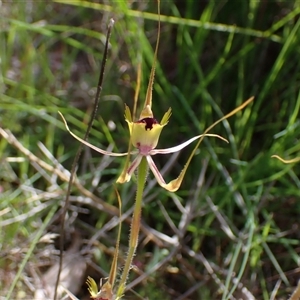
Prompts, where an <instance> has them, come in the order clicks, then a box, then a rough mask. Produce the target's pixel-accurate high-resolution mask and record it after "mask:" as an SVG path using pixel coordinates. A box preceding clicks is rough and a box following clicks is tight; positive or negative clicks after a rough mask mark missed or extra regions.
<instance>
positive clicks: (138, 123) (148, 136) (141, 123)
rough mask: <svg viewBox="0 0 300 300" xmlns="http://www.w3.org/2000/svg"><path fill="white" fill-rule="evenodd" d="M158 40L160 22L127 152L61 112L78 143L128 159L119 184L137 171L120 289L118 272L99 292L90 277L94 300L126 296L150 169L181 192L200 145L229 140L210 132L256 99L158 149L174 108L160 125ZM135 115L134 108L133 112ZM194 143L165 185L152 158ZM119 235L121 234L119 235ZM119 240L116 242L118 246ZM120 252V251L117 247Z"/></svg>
mask: <svg viewBox="0 0 300 300" xmlns="http://www.w3.org/2000/svg"><path fill="white" fill-rule="evenodd" d="M159 7H160V1H158V16H160V9H159ZM159 37H160V20H159V21H158V38H157V43H156V47H155V52H154V58H153V64H152V69H151V73H150V76H149V83H148V88H147V93H146V99H145V103H144V106H143V109H142V111H141V114H140V117H139V118H138V119H135V116H134V113H133V114H131V112H130V109H129V108H128V106H127V105H126V106H125V121H126V122H127V123H128V127H129V133H130V138H129V141H130V142H129V147H128V149H129V150H128V152H126V153H115V152H110V151H105V150H102V149H100V148H98V147H96V146H94V145H92V144H90V143H89V142H87V141H86V139H81V138H80V137H78V136H77V135H75V134H74V133H73V132H72V131H71V130H70V129H69V127H68V124H67V121H66V120H65V118H64V116H63V115H62V114H61V113H60V115H61V117H62V119H63V121H64V123H65V126H66V129H67V130H68V132H69V133H70V134H71V135H72V136H73V137H74V138H75V139H77V140H78V141H80V142H81V143H82V144H84V145H86V146H88V147H90V148H92V149H94V150H95V151H97V152H99V153H101V154H103V155H109V156H127V159H126V162H125V167H124V169H123V172H122V173H121V175H120V176H119V178H118V179H117V183H125V182H128V181H129V180H130V178H131V176H132V174H133V172H134V171H135V170H137V190H136V198H135V206H134V212H133V217H132V223H131V233H130V238H129V250H128V254H127V258H126V261H125V265H124V267H123V271H122V274H121V278H120V281H119V283H118V287H117V288H116V294H115V296H114V291H113V286H114V280H115V272H114V271H113V272H112V271H111V272H112V273H113V274H114V275H113V276H112V275H110V277H109V279H108V281H107V282H106V283H105V284H104V285H103V286H102V287H101V289H100V291H99V292H98V291H97V289H96V285H95V282H94V280H93V279H92V278H88V285H89V290H90V293H91V297H92V298H93V299H99V300H100V299H105V300H112V299H121V298H122V296H123V295H124V293H125V289H126V284H127V279H128V275H129V272H130V270H131V268H132V260H133V257H134V255H135V253H136V249H137V245H138V237H139V231H140V219H141V210H142V202H143V192H144V188H145V180H146V177H147V174H148V168H150V169H151V171H152V172H153V174H154V176H155V178H156V180H157V182H158V183H159V185H160V186H161V187H163V188H164V189H166V190H168V191H170V192H175V191H177V190H178V189H179V187H180V185H181V183H182V181H183V179H184V176H185V173H186V171H187V169H188V167H189V165H190V162H191V160H192V158H193V156H194V155H195V152H196V150H197V149H198V147H199V145H200V143H201V142H202V140H203V138H204V137H217V138H219V139H222V140H224V141H226V142H227V140H226V139H225V138H223V137H221V136H219V135H216V134H210V133H208V132H209V131H210V130H211V129H212V128H214V127H215V126H216V125H217V124H218V123H220V122H222V121H223V120H225V119H227V118H229V117H231V116H233V115H234V114H236V113H237V112H238V111H240V110H242V109H243V108H244V107H246V106H247V105H249V104H250V103H251V102H252V101H253V99H254V97H251V98H250V99H248V100H247V101H245V102H244V103H243V104H241V105H240V106H239V107H237V108H236V109H234V110H233V111H231V112H230V113H228V114H227V115H225V116H223V117H222V118H220V119H219V120H218V121H216V122H214V123H213V124H212V125H211V126H209V127H208V128H207V129H206V130H205V131H204V133H203V134H201V135H197V136H194V137H192V138H190V139H189V140H187V141H186V142H184V143H182V144H180V145H177V146H174V147H171V148H166V149H156V146H157V144H158V141H159V137H160V134H161V131H162V129H163V127H164V126H166V125H167V124H168V121H169V118H170V116H171V109H169V110H168V111H167V112H166V113H165V114H164V116H163V118H162V120H161V122H160V123H159V122H158V121H157V120H156V118H155V117H154V114H153V112H152V88H153V83H154V77H155V67H156V59H157V51H158V46H159ZM138 82H140V78H138ZM137 91H139V87H138V88H137ZM135 95H136V96H135V102H134V103H135V104H134V107H136V102H137V98H138V92H136V94H135ZM133 111H134V112H135V109H134V110H133ZM195 140H198V142H197V144H196V146H195V147H194V149H193V151H192V153H191V154H190V156H189V158H188V160H187V162H186V164H185V166H184V168H183V170H182V171H181V173H180V175H179V176H178V177H177V178H176V179H174V180H172V181H171V182H169V183H166V182H165V180H164V179H163V177H162V175H161V173H160V172H159V170H158V169H157V167H156V165H155V163H154V161H153V159H152V156H153V155H156V154H169V153H174V152H178V151H180V150H182V149H183V148H185V147H186V146H188V145H189V144H190V143H192V142H194V141H195ZM131 146H133V147H134V148H136V150H133V151H131ZM130 155H136V158H135V159H134V160H133V162H132V163H130ZM119 236H120V235H119ZM118 243H119V241H117V244H118ZM116 249H117V248H116ZM116 256H117V255H116V254H115V255H114V260H113V264H112V267H111V270H115V268H116Z"/></svg>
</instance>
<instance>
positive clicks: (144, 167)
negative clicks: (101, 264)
mask: <svg viewBox="0 0 300 300" xmlns="http://www.w3.org/2000/svg"><path fill="white" fill-rule="evenodd" d="M147 172H148V164H147V160H146V158H145V157H143V158H142V160H141V163H140V165H139V167H138V174H137V191H136V198H135V206H134V211H133V216H132V222H131V232H130V238H129V249H128V254H127V258H126V261H125V265H124V269H123V272H122V276H121V280H120V285H119V288H118V292H117V297H122V295H123V293H124V291H125V287H126V281H127V278H128V275H129V272H130V269H131V264H132V259H133V257H134V255H135V252H136V248H137V245H138V238H139V232H140V225H141V211H142V201H143V192H144V187H145V181H146V177H147Z"/></svg>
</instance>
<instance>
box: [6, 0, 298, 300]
mask: <svg viewBox="0 0 300 300" xmlns="http://www.w3.org/2000/svg"><path fill="white" fill-rule="evenodd" d="M125 3H126V2H125V1H124V2H122V1H114V2H113V5H112V6H109V5H107V6H104V5H97V4H95V3H92V2H83V1H81V2H79V1H78V2H76V1H72V2H70V1H56V2H50V3H48V4H47V5H45V3H44V2H24V1H19V2H18V3H17V4H15V5H13V4H12V3H7V2H4V3H3V4H2V8H1V14H2V17H1V22H2V24H1V25H2V26H1V40H2V41H4V43H1V47H0V51H1V52H0V59H1V76H0V80H1V85H0V89H1V96H0V126H1V128H3V129H5V130H6V129H9V130H10V131H11V132H12V134H13V135H14V136H15V137H16V138H17V140H18V141H19V142H20V143H21V144H22V145H23V146H24V147H25V148H27V149H28V150H29V151H31V152H32V154H34V155H35V156H37V157H38V158H39V159H40V160H41V161H44V162H45V163H47V164H48V165H49V166H58V165H59V164H61V165H62V166H63V167H61V168H62V170H64V172H66V171H67V170H70V169H71V163H72V159H73V157H74V155H75V153H76V150H77V147H78V143H77V141H75V140H74V139H73V138H72V137H71V136H70V135H69V134H68V133H67V132H66V130H65V129H64V126H63V123H62V121H61V119H60V118H59V116H58V114H57V111H61V112H62V113H63V114H64V116H65V117H66V119H67V121H68V123H69V126H70V128H72V130H73V131H74V132H75V133H76V134H78V135H79V136H83V135H84V132H85V129H86V126H87V122H88V118H89V115H90V113H91V108H92V105H93V97H94V96H93V95H94V93H95V86H96V84H97V78H98V72H99V68H100V60H101V58H102V53H103V47H104V38H105V33H106V26H107V24H108V20H109V18H111V17H113V18H114V19H115V21H116V23H115V26H114V29H113V32H112V37H111V49H110V53H109V57H108V62H107V69H106V73H105V80H104V86H103V91H102V96H101V102H100V106H99V113H98V117H97V119H96V120H95V123H94V127H93V130H92V132H91V136H90V138H89V141H90V142H91V143H93V144H94V145H96V146H99V147H101V148H106V147H111V149H113V150H114V151H126V149H127V145H128V131H127V124H126V123H125V121H124V118H123V113H124V103H126V104H128V105H129V106H132V104H133V95H134V89H135V86H136V72H137V65H138V63H139V62H140V61H141V62H142V74H143V75H142V87H141V93H140V105H142V103H143V100H144V95H145V93H146V88H147V84H148V78H149V74H150V69H151V64H152V61H153V49H154V46H155V42H156V38H157V20H158V16H157V13H156V12H157V8H156V3H155V2H146V1H143V2H139V3H133V4H132V7H130V6H129V5H128V6H127V5H126V4H125ZM161 11H162V16H161V21H162V33H161V42H160V46H159V53H158V66H157V70H156V76H155V85H154V89H153V111H154V114H155V116H156V118H157V119H158V120H160V119H161V117H162V116H163V114H164V112H165V111H166V110H167V109H168V108H169V107H172V116H171V120H170V123H169V124H168V126H166V127H165V128H164V130H163V132H162V135H161V139H160V143H159V148H163V147H171V146H174V145H176V144H178V143H180V142H183V141H184V140H186V139H188V138H190V137H192V136H194V135H197V134H200V133H201V132H203V131H204V130H205V128H206V127H208V126H209V125H210V124H212V123H213V122H214V121H215V120H217V119H218V118H219V117H221V116H223V115H224V114H226V113H227V112H229V111H230V110H232V109H233V108H234V107H236V106H238V105H240V104H241V103H242V102H243V101H244V100H246V99H248V98H249V97H250V96H252V95H254V96H255V100H254V102H253V104H251V105H250V106H249V107H247V108H246V109H244V110H243V111H242V112H239V113H238V114H237V115H236V116H233V117H231V118H230V119H229V120H228V121H224V122H223V123H222V124H220V125H218V126H217V127H216V128H215V129H214V130H213V132H214V133H217V134H221V135H223V136H224V137H226V138H227V139H228V140H229V141H230V144H229V145H227V144H225V143H223V142H222V141H220V140H217V139H205V140H204V141H203V143H202V145H201V146H200V148H199V151H198V153H197V155H196V156H195V157H194V158H193V161H192V164H191V166H190V168H189V169H188V171H187V174H186V176H185V179H184V181H183V185H182V187H181V188H180V190H179V191H178V192H176V193H175V194H171V193H167V192H165V191H163V190H162V189H161V188H160V187H159V186H158V185H157V184H156V183H155V180H154V179H153V176H152V174H150V175H149V178H148V183H147V187H146V192H145V196H144V208H143V213H142V214H143V219H142V223H143V228H142V233H141V237H140V246H139V247H138V251H137V255H136V257H135V260H134V263H135V264H136V265H137V271H136V272H132V274H131V277H130V280H129V284H131V286H130V287H131V288H132V290H131V291H129V292H128V293H127V295H126V297H125V298H128V299H146V298H148V299H160V298H161V299H162V298H163V299H172V300H174V299H178V300H179V299H232V297H235V298H238V297H239V295H241V294H240V293H242V287H245V288H246V289H247V290H249V293H251V294H252V295H253V296H254V299H275V298H276V299H287V298H288V296H289V295H290V294H291V292H292V291H293V287H294V286H295V285H296V284H297V281H298V277H299V276H298V273H299V271H298V262H299V249H300V248H299V246H300V242H299V234H298V232H299V213H300V202H299V201H298V200H299V199H300V192H299V186H300V180H299V165H284V164H282V163H281V162H279V161H277V160H275V159H272V158H271V155H273V154H278V155H280V156H282V157H285V158H293V157H295V156H297V155H298V153H299V150H300V144H299V143H298V137H299V135H300V129H299V117H298V114H299V105H300V94H299V87H300V84H299V82H300V77H299V74H300V73H299V70H300V63H299V59H298V57H299V54H300V48H299V44H300V30H299V26H300V21H299V14H300V9H299V7H298V4H297V1H286V2H282V1H271V2H260V1H250V2H249V1H239V2H236V1H232V2H230V1H228V2H216V1H208V2H207V4H204V3H201V4H199V3H198V2H197V1H185V2H181V1H172V0H169V1H162V4H161ZM139 108H140V106H139ZM40 143H42V144H43V145H44V146H45V148H46V149H48V151H46V150H45V149H44V148H42V147H41V146H40V145H41V144H40ZM191 150H192V146H191V147H189V148H188V149H186V150H183V151H182V152H181V154H180V155H179V156H176V155H174V156H171V155H170V156H168V157H167V156H156V157H154V159H155V161H156V162H157V165H158V166H159V168H160V169H163V168H164V167H165V166H166V167H168V168H167V170H166V172H165V175H164V176H165V178H166V180H167V181H170V180H171V179H174V178H175V177H177V176H178V174H179V172H180V170H181V169H182V168H183V166H184V163H185V162H186V159H187V157H188V155H189V153H190V152H189V151H191ZM0 154H1V159H0V189H1V193H0V228H1V229H0V247H1V248H0V253H1V256H0V266H1V267H0V270H1V271H0V272H1V274H0V278H5V280H1V281H0V291H1V292H0V296H2V297H4V299H5V297H6V296H7V295H10V297H9V298H10V299H14V298H17V299H22V298H27V299H31V298H32V297H33V294H34V290H35V289H36V288H37V287H38V283H37V281H36V277H38V276H34V274H40V276H42V274H44V273H45V271H46V270H47V268H48V267H50V266H51V265H52V264H54V263H55V261H56V259H57V249H58V245H57V243H56V242H55V243H54V244H53V243H50V244H47V243H42V242H39V243H37V241H38V240H39V239H40V236H41V235H44V234H46V233H47V232H48V233H59V223H60V220H59V213H60V207H61V205H63V201H64V196H65V191H66V186H67V183H66V181H65V180H64V179H63V178H62V177H59V175H57V174H54V172H53V170H51V169H45V167H43V166H40V165H38V164H37V163H36V162H33V160H32V157H28V156H26V155H25V153H24V152H22V151H20V149H19V148H17V147H16V144H14V145H12V144H10V143H9V141H8V140H7V139H5V138H2V137H1V139H0ZM52 156H53V157H52ZM54 158H55V159H54ZM56 160H57V161H56ZM123 164H124V160H123V159H122V158H116V159H111V158H107V157H103V156H101V155H100V154H98V153H95V152H94V151H92V150H90V149H85V151H84V155H83V156H82V158H81V160H80V164H79V168H78V172H77V175H78V178H79V180H80V182H81V185H82V186H81V187H82V188H84V189H85V190H83V189H81V188H80V187H79V188H78V186H74V187H73V189H72V199H71V200H72V201H71V207H70V209H69V213H68V220H67V228H66V236H67V241H66V248H67V247H68V245H69V244H70V240H71V238H70V236H71V233H70V232H71V231H72V232H74V231H75V232H77V233H78V234H80V236H81V238H82V245H81V248H80V251H81V255H82V256H84V257H85V258H86V261H87V269H86V271H85V270H82V273H83V277H82V278H83V279H81V281H78V282H76V285H77V286H78V291H77V296H78V297H79V298H80V299H84V297H86V296H87V286H86V285H85V283H84V281H85V279H86V278H87V276H88V275H89V276H92V277H93V278H95V279H96V280H97V281H98V280H99V279H100V278H103V277H105V276H106V274H107V273H108V272H109V268H110V261H111V260H112V251H111V250H112V249H111V247H114V245H115V237H116V234H117V225H118V222H117V219H116V217H115V216H116V215H117V207H118V205H117V199H116V197H115V192H114V189H113V188H112V185H113V184H114V182H115V180H116V179H117V177H118V175H119V174H120V172H121V168H122V166H123ZM117 188H118V190H119V192H120V195H121V198H122V201H123V213H124V215H125V216H127V217H126V218H127V221H125V222H124V223H123V227H122V237H121V246H120V247H121V249H120V260H119V262H120V265H121V264H122V263H123V259H124V258H125V255H126V252H127V245H128V233H129V223H128V217H129V216H130V211H131V210H132V205H133V201H134V196H135V184H134V180H133V182H131V183H128V184H125V185H122V186H119V185H118V186H117ZM87 191H90V192H91V193H92V194H93V195H94V198H93V199H90V198H89V197H87V195H88V194H87ZM101 201H103V202H104V203H106V204H107V206H105V207H104V208H103V207H102V206H101V204H102V202H101ZM45 228H46V229H45ZM68 236H69V238H68ZM176 236H177V238H178V239H179V244H178V243H176V238H175V237H176ZM96 241H97V242H96ZM42 262H43V263H45V262H46V263H45V264H46V265H45V266H44V265H43V266H41V264H42ZM160 264H161V265H160ZM158 266H159V268H158ZM153 268H154V269H155V272H154V271H153ZM105 272H106V273H105ZM147 272H148V273H147ZM145 273H146V278H147V280H145V279H144V280H139V278H140V279H141V277H140V276H143V275H144V274H145ZM8 293H9V294H8ZM245 297H246V298H247V296H245ZM248 298H249V297H248ZM249 299H250V298H249Z"/></svg>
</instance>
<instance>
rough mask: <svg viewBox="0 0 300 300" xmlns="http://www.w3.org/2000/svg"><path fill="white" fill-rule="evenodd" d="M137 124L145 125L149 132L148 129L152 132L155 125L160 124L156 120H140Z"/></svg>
mask: <svg viewBox="0 0 300 300" xmlns="http://www.w3.org/2000/svg"><path fill="white" fill-rule="evenodd" d="M137 123H145V124H146V126H145V129H146V130H148V129H149V130H151V129H152V128H153V125H154V124H158V122H157V121H156V119H154V118H144V119H141V120H138V121H137Z"/></svg>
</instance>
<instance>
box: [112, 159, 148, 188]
mask: <svg viewBox="0 0 300 300" xmlns="http://www.w3.org/2000/svg"><path fill="white" fill-rule="evenodd" d="M142 158H143V156H142V155H140V154H139V155H138V156H137V157H136V158H135V159H134V160H133V162H132V163H131V164H130V166H129V167H128V168H127V167H126V165H125V167H124V169H123V171H122V173H121V175H120V176H119V178H118V179H117V183H124V182H128V181H129V180H130V178H131V175H132V174H133V172H134V171H135V170H136V168H137V167H138V165H139V164H140V162H141V159H142Z"/></svg>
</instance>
